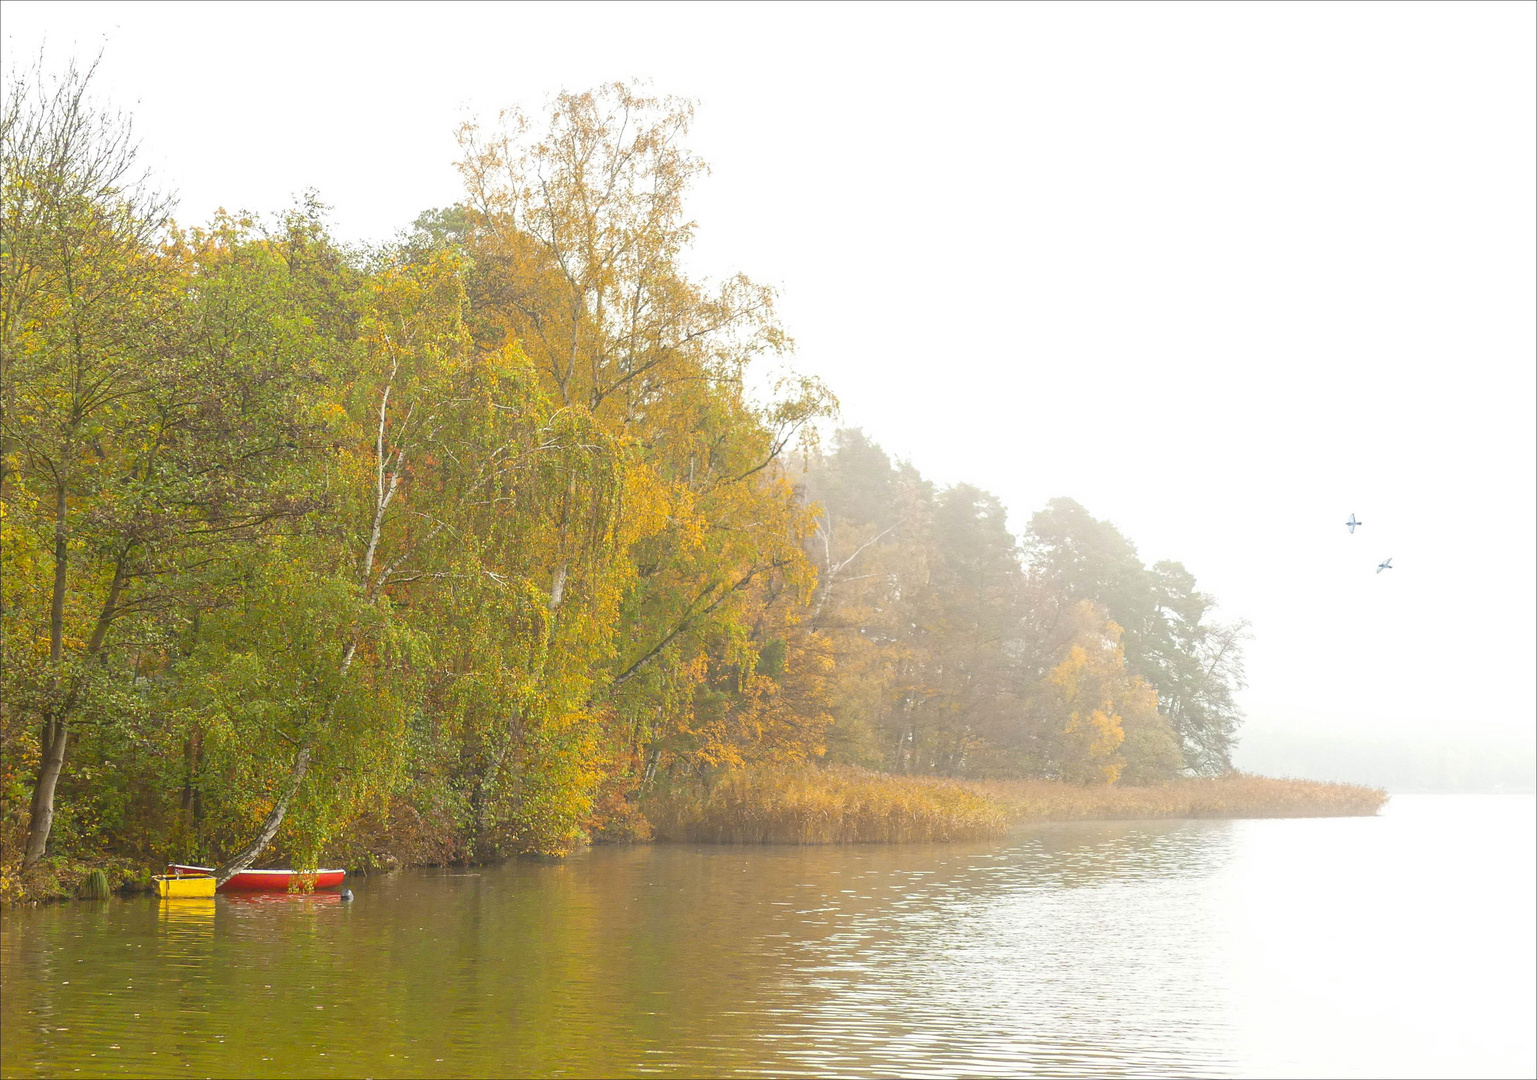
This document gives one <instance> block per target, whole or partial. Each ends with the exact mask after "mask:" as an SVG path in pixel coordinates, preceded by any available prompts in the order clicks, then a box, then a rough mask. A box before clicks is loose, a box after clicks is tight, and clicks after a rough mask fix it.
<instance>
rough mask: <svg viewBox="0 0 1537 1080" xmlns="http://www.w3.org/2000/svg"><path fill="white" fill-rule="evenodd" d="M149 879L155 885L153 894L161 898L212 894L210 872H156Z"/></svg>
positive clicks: (174, 898)
mask: <svg viewBox="0 0 1537 1080" xmlns="http://www.w3.org/2000/svg"><path fill="white" fill-rule="evenodd" d="M151 880H152V881H153V882H154V885H155V895H156V896H158V897H160V899H162V900H179V899H183V898H185V897H188V896H207V897H212V896H213V889H214V884H213V875H212V874H187V873H171V874H156V875H155V876H154V878H153V879H151Z"/></svg>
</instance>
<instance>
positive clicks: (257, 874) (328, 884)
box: [166, 863, 347, 892]
mask: <svg viewBox="0 0 1537 1080" xmlns="http://www.w3.org/2000/svg"><path fill="white" fill-rule="evenodd" d="M214 872H215V871H214V870H213V868H212V867H208V866H188V865H186V864H184V863H172V864H171V865H170V866H168V867H166V873H168V874H212V873H214ZM346 876H347V871H345V870H242V871H240V873H238V874H236V875H235V876H234V877H232V878H230V879H229V880H228V881H226V882H225V883H224V884H223V885H220V886H219V891H220V892H288V891H290V889H292V888H294V887H298V888H303V887H304V886H305V885H306V884H308V883H309V882H310V879H313V884H310V885H309V887H310V888H315V889H334V888H336V887H337V886H338V885H340V884H341V883H342V879H343V878H345V877H346Z"/></svg>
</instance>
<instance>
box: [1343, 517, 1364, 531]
mask: <svg viewBox="0 0 1537 1080" xmlns="http://www.w3.org/2000/svg"><path fill="white" fill-rule="evenodd" d="M1365 524H1366V522H1364V521H1357V520H1356V516H1355V515H1354V514H1351V515H1350V520H1349V521H1347V522H1345V528H1347V529H1349V530H1350V535H1352V536H1354V535H1355V532H1356V526H1357V525H1365Z"/></svg>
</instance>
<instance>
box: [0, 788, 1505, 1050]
mask: <svg viewBox="0 0 1537 1080" xmlns="http://www.w3.org/2000/svg"><path fill="white" fill-rule="evenodd" d="M1524 805H1527V806H1528V807H1529V805H1530V804H1529V802H1528V803H1527V804H1524ZM1528 812H1529V811H1528ZM1439 820H1441V819H1438V818H1436V817H1435V816H1434V815H1432V816H1429V817H1424V818H1421V819H1411V818H1407V817H1402V818H1400V819H1394V818H1392V817H1387V818H1382V819H1371V820H1364V821H1334V822H1220V821H1193V822H1164V823H1147V822H1143V823H1134V822H1115V823H1083V824H1070V825H1052V826H1044V827H1039V828H1035V829H1030V830H1026V831H1023V832H1021V833H1019V834H1018V835H1016V836H1013V837H1011V838H1010V839H1009V840H1008V841H1006V842H1004V843H1001V844H1000V843H991V844H976V845H935V846H911V847H874V846H869V847H857V846H856V847H827V848H791V847H785V848H774V847H770V848H733V847H673V846H657V847H643V848H628V849H598V850H594V851H590V852H586V853H583V854H580V855H578V856H575V857H573V858H572V859H569V860H567V861H565V862H563V863H514V864H510V865H507V866H504V867H499V868H489V869H485V870H480V871H463V870H457V871H447V872H444V871H423V872H410V873H401V874H395V875H389V876H385V877H376V878H369V879H363V880H361V881H354V882H352V883H351V886H352V888H353V889H354V891H355V893H356V897H357V899H356V900H355V901H354V902H353V903H350V904H343V903H340V902H338V899H337V897H336V896H335V895H334V894H317V895H314V896H288V895H284V894H275V895H270V896H261V897H243V898H231V897H225V896H220V897H218V898H217V899H216V900H214V901H204V902H203V903H202V905H200V906H198V907H196V908H193V907H189V906H184V905H187V904H189V903H192V902H191V901H181V902H179V903H177V904H174V905H173V904H172V903H157V902H154V901H121V900H114V901H111V902H108V903H106V904H97V905H83V904H79V905H64V906H59V907H54V908H39V909H35V910H33V909H28V910H21V911H16V912H11V913H7V914H6V915H5V916H4V920H3V931H4V933H3V941H0V963H3V980H4V987H5V993H4V995H3V998H0V1022H3V1023H0V1028H3V1044H0V1049H3V1051H4V1053H3V1060H4V1065H3V1071H4V1074H5V1075H6V1076H41V1075H55V1074H58V1073H61V1072H69V1071H70V1070H71V1069H74V1068H81V1069H82V1070H83V1071H85V1072H122V1073H133V1074H138V1075H151V1076H161V1075H164V1076H170V1075H177V1076H186V1075H191V1074H192V1073H197V1074H199V1075H207V1074H214V1075H218V1074H248V1075H257V1076H284V1075H313V1076H330V1075H354V1074H361V1073H367V1074H371V1075H378V1076H437V1075H450V1076H461V1075H463V1076H468V1075H483V1074H488V1073H490V1074H509V1073H510V1074H518V1075H555V1076H558V1075H595V1074H596V1075H643V1074H650V1073H663V1072H667V1073H676V1074H680V1075H725V1074H732V1073H740V1074H745V1075H766V1074H767V1075H809V1074H829V1073H831V1074H837V1075H890V1074H893V1073H899V1074H903V1075H913V1076H922V1075H956V1074H967V1075H989V1074H991V1075H1017V1074H1019V1073H1022V1072H1031V1073H1038V1074H1043V1075H1059V1074H1060V1075H1065V1074H1083V1073H1097V1074H1106V1075H1211V1074H1232V1073H1244V1074H1248V1073H1254V1072H1263V1071H1267V1069H1268V1070H1269V1071H1285V1070H1283V1069H1282V1065H1281V1064H1277V1063H1283V1064H1284V1065H1285V1067H1286V1069H1287V1070H1291V1071H1307V1068H1306V1066H1307V1065H1308V1062H1307V1061H1301V1062H1300V1064H1299V1060H1298V1059H1297V1058H1296V1057H1295V1055H1293V1056H1292V1057H1289V1058H1288V1057H1286V1056H1285V1055H1284V1054H1282V1053H1280V1052H1279V1051H1275V1050H1274V1048H1273V1047H1272V1048H1270V1049H1265V1048H1264V1047H1265V1045H1266V1044H1265V1039H1264V1037H1262V1036H1263V1035H1264V1031H1265V1030H1266V1029H1265V1023H1266V1019H1265V1018H1266V1016H1267V1015H1275V1016H1277V1017H1284V1018H1285V1021H1284V1022H1285V1023H1286V1024H1287V1025H1295V1024H1298V1023H1301V1022H1306V1023H1311V1022H1312V1021H1311V1020H1308V1019H1307V1017H1308V1015H1310V1014H1306V1013H1304V1012H1299V1011H1298V1009H1297V1008H1296V1007H1294V1006H1295V1001H1294V1000H1292V999H1277V1000H1273V1001H1269V1002H1268V1004H1267V1006H1266V1009H1265V1010H1263V1011H1257V1010H1256V1009H1254V1008H1253V1007H1252V1003H1253V1002H1254V1001H1255V1000H1258V998H1257V991H1256V989H1255V987H1256V986H1257V985H1264V986H1269V987H1272V988H1273V987H1274V986H1275V984H1276V980H1275V979H1273V978H1269V977H1265V978H1263V979H1261V978H1259V977H1258V976H1257V975H1256V973H1257V972H1262V971H1263V970H1265V969H1264V967H1263V964H1277V963H1279V964H1283V965H1284V963H1285V962H1286V957H1287V956H1288V955H1290V954H1293V953H1295V954H1299V955H1300V954H1303V953H1305V952H1306V948H1305V942H1306V940H1308V939H1316V938H1318V937H1320V936H1321V933H1322V931H1320V929H1319V928H1318V926H1316V925H1314V924H1313V923H1307V924H1304V923H1301V922H1298V921H1296V920H1295V919H1290V915H1289V913H1292V912H1295V911H1297V910H1300V909H1301V908H1305V907H1307V903H1306V898H1307V897H1309V896H1314V897H1316V896H1317V895H1318V894H1319V893H1320V892H1321V890H1323V889H1331V890H1334V891H1335V898H1336V901H1337V898H1338V895H1343V894H1344V893H1349V894H1351V895H1352V896H1354V897H1355V901H1354V902H1357V903H1359V904H1362V905H1369V904H1371V903H1374V902H1375V900H1374V898H1373V896H1372V894H1371V888H1372V885H1371V881H1372V880H1375V878H1374V877H1371V876H1370V875H1368V876H1367V877H1360V876H1359V875H1357V877H1355V878H1352V877H1351V875H1350V873H1349V871H1348V867H1349V866H1351V865H1352V864H1353V863H1360V862H1361V860H1362V853H1363V851H1367V852H1382V851H1391V850H1395V849H1394V844H1395V843H1400V842H1401V843H1403V844H1407V845H1409V846H1410V847H1411V848H1412V849H1414V850H1423V849H1424V848H1425V846H1426V845H1427V844H1429V845H1434V844H1437V843H1442V842H1444V841H1443V840H1438V839H1437V838H1436V835H1435V831H1436V829H1437V828H1439V827H1440V826H1438V825H1437V822H1438V821H1439ZM1395 821H1397V822H1398V824H1395ZM1503 821H1504V819H1503V818H1494V819H1491V820H1490V821H1488V822H1484V823H1483V824H1482V825H1481V826H1480V828H1481V829H1483V830H1484V832H1485V833H1486V834H1491V835H1492V834H1493V832H1497V831H1498V828H1500V827H1503V826H1502V825H1501V824H1500V823H1501V822H1503ZM1400 825H1402V826H1403V828H1399V826H1400ZM1394 829H1399V832H1397V833H1395V832H1394ZM1405 829H1408V830H1409V831H1408V832H1407V833H1406V832H1404V830H1405ZM1414 829H1418V830H1419V833H1414V832H1413V830H1414ZM1466 829H1467V823H1466V822H1463V823H1461V824H1459V825H1455V826H1454V831H1459V832H1460V831H1465V830H1466ZM1507 832H1508V830H1507ZM1411 834H1412V835H1411ZM1394 836H1398V838H1399V839H1398V840H1394V839H1393V837H1394ZM1297 837H1302V838H1304V839H1303V840H1302V841H1300V842H1299V841H1297V840H1296V838H1297ZM1406 837H1407V838H1406ZM1517 839H1519V838H1517ZM1515 850H1517V849H1516V848H1515V847H1513V846H1512V847H1511V851H1515ZM1522 850H1526V851H1529V850H1530V844H1527V846H1526V848H1525V849H1522ZM1524 857H1525V858H1526V859H1527V863H1528V865H1529V864H1530V856H1529V855H1526V856H1524ZM1299 860H1300V861H1299ZM1509 864H1510V860H1509V859H1507V866H1509ZM1275 865H1283V866H1285V868H1286V871H1285V873H1284V874H1282V875H1280V876H1274V875H1271V876H1263V875H1262V876H1261V877H1259V878H1257V877H1256V874H1257V873H1258V872H1259V871H1257V870H1256V868H1257V867H1258V868H1261V869H1263V868H1265V867H1271V866H1275ZM1325 865H1326V866H1328V867H1329V870H1328V873H1327V875H1326V876H1325V875H1318V874H1316V873H1314V868H1317V867H1319V866H1325ZM1341 867H1344V868H1345V869H1341ZM1516 869H1517V870H1519V869H1520V867H1519V865H1518V866H1517V867H1516ZM1504 872H1505V870H1503V869H1501V868H1499V867H1491V868H1489V869H1488V870H1486V872H1485V873H1486V880H1485V881H1484V882H1482V887H1484V888H1488V887H1493V885H1494V884H1495V883H1493V882H1492V879H1488V875H1490V874H1498V873H1504ZM1310 874H1313V876H1311V877H1310V876H1309V875H1310ZM1373 874H1375V875H1376V876H1377V877H1383V876H1386V874H1387V872H1386V871H1385V870H1383V869H1382V867H1380V866H1379V867H1376V868H1375V869H1374V870H1373ZM1257 882H1261V883H1260V884H1257ZM1467 887H1468V888H1477V887H1478V886H1476V885H1474V884H1473V883H1469V885H1468V886H1467ZM1527 889H1528V893H1529V892H1530V886H1529V885H1528V886H1527ZM1410 902H1411V903H1412V894H1411V901H1410ZM1521 902H1526V903H1528V904H1529V903H1530V901H1529V900H1528V901H1521V900H1520V899H1519V897H1518V898H1517V900H1516V901H1515V903H1516V909H1515V910H1519V909H1520V903H1521ZM1404 903H1405V901H1403V900H1402V899H1401V898H1400V899H1399V904H1400V906H1402V905H1403V904H1404ZM1315 906H1316V905H1315ZM1405 915H1407V916H1408V917H1411V918H1412V917H1413V912H1412V911H1410V912H1405ZM1256 919H1259V920H1261V922H1263V924H1264V925H1257V924H1256V923H1255V921H1254V920H1256ZM1289 919H1290V921H1289ZM1420 933H1421V934H1423V933H1424V928H1423V926H1421V927H1420ZM1272 939H1274V941H1275V942H1276V947H1275V949H1274V950H1270V951H1268V952H1267V953H1266V956H1265V957H1263V958H1260V959H1262V960H1263V964H1262V963H1261V962H1260V959H1255V944H1254V943H1255V942H1256V941H1264V942H1270V941H1271V940H1272ZM1288 941H1291V942H1292V945H1291V946H1288V945H1287V942H1288ZM1268 948H1269V946H1268V945H1267V949H1268ZM1526 956H1527V959H1526V961H1525V963H1526V964H1527V967H1528V968H1529V967H1530V959H1529V956H1530V953H1527V954H1526ZM1251 961H1252V962H1251ZM1376 962H1377V961H1376V960H1360V961H1359V963H1358V966H1363V965H1365V964H1367V963H1376ZM1513 970H1515V969H1513ZM1292 974H1294V975H1296V976H1297V977H1298V978H1301V979H1308V978H1312V977H1313V975H1312V973H1306V974H1304V973H1301V972H1295V973H1292ZM1507 974H1508V973H1507ZM1515 974H1516V975H1518V976H1519V975H1521V974H1522V972H1521V971H1520V970H1515ZM1411 981H1412V980H1411ZM1423 991H1424V987H1420V988H1419V989H1418V991H1417V992H1419V993H1421V995H1422V996H1423ZM1267 992H1273V991H1267ZM1399 999H1403V1000H1399ZM1399 999H1395V1000H1399V1005H1400V1006H1401V1007H1410V1005H1405V1004H1404V1000H1407V999H1406V998H1405V993H1404V991H1400V992H1399ZM1504 999H1505V1000H1506V1001H1507V1002H1509V1001H1513V1002H1514V1006H1515V1007H1517V1008H1519V1007H1520V1006H1521V1005H1522V1004H1523V1000H1524V999H1521V998H1520V997H1519V995H1516V996H1515V997H1514V998H1512V996H1511V993H1510V992H1509V989H1508V988H1506V991H1505V995H1504ZM1487 1004H1488V1003H1487V1002H1483V1003H1478V1002H1474V1003H1472V1004H1471V1005H1469V1006H1468V1007H1469V1008H1472V1007H1474V1005H1476V1006H1478V1007H1480V1008H1484V1009H1485V1011H1486V1012H1488V1009H1487ZM1418 1007H1420V1008H1421V1009H1423V1008H1424V1005H1423V1003H1421V1005H1420V1006H1418ZM1507 1011H1508V1009H1507ZM1490 1015H1491V1016H1492V1020H1491V1021H1490V1022H1500V1023H1505V1024H1506V1025H1507V1026H1508V1025H1509V1024H1510V1023H1512V1021H1510V1020H1508V1019H1503V1020H1502V1019H1501V1016H1503V1014H1499V1015H1495V1014H1490ZM1512 1015H1515V1014H1512ZM1446 1019H1447V1016H1446V1014H1445V1009H1444V1007H1443V1009H1442V1020H1443V1022H1444V1021H1446ZM1453 1019H1455V1018H1453ZM1528 1024H1529V1022H1528ZM1256 1031H1259V1032H1260V1036H1256V1034H1255V1033H1256ZM1277 1041H1278V1043H1279V1042H1284V1041H1285V1037H1284V1035H1283V1036H1281V1037H1279V1038H1278V1040H1277ZM1292 1041H1293V1042H1295V1039H1294V1038H1293V1039H1292ZM1255 1047H1261V1049H1262V1051H1263V1054H1269V1055H1270V1056H1269V1057H1264V1056H1260V1057H1256V1056H1255V1055H1256V1051H1255ZM1515 1053H1516V1055H1517V1057H1516V1058H1512V1059H1510V1060H1515V1061H1516V1063H1517V1065H1519V1064H1520V1061H1519V1060H1518V1059H1519V1053H1520V1051H1519V1050H1518V1051H1516V1052H1515ZM91 1055H96V1056H95V1057H92V1056H91ZM1323 1060H1328V1059H1327V1058H1325V1059H1323ZM1501 1060H1504V1059H1501ZM1378 1064H1380V1058H1379V1060H1378ZM1496 1064H1497V1062H1496ZM1315 1071H1325V1070H1322V1069H1320V1070H1315ZM1363 1071H1366V1072H1371V1071H1373V1070H1372V1069H1369V1068H1368V1069H1364V1070H1363ZM1376 1071H1379V1072H1391V1071H1393V1070H1391V1069H1377V1070H1376ZM1428 1071H1434V1070H1433V1069H1432V1070H1428Z"/></svg>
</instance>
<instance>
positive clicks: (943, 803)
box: [645, 767, 1388, 844]
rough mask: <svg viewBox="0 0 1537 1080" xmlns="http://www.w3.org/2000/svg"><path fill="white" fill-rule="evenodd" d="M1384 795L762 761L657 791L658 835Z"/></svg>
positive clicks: (911, 832)
mask: <svg viewBox="0 0 1537 1080" xmlns="http://www.w3.org/2000/svg"><path fill="white" fill-rule="evenodd" d="M1387 798H1388V796H1387V792H1385V791H1382V790H1381V789H1379V788H1369V787H1362V786H1359V785H1356V784H1328V783H1320V782H1317V781H1312V780H1275V779H1270V778H1269V777H1264V776H1248V775H1244V774H1235V775H1233V776H1228V777H1222V778H1219V779H1203V780H1180V781H1176V782H1175V783H1172V784H1167V785H1165V786H1162V787H1120V786H1112V787H1106V786H1102V785H1096V786H1092V787H1083V786H1079V785H1076V784H1063V783H1057V782H1054V781H1049V780H996V781H963V780H947V779H942V778H938V777H927V776H890V775H887V774H884V773H874V772H867V771H864V770H862V769H849V768H826V769H823V768H815V767H804V768H776V769H755V770H749V771H745V772H738V773H734V774H731V775H729V776H727V777H724V778H723V779H721V780H719V781H717V782H716V783H715V784H714V785H713V786H712V787H710V788H709V789H708V790H706V789H705V788H703V787H696V788H688V789H681V790H674V791H671V792H665V793H662V794H658V795H655V796H653V797H652V798H650V799H649V800H648V801H647V802H646V805H645V814H646V817H647V819H648V820H649V821H650V822H651V826H652V828H653V830H654V834H655V838H656V839H657V840H672V841H692V842H696V843H718V844H836V843H900V842H904V841H907V842H911V841H940V840H978V839H984V838H987V837H993V836H999V835H1001V834H1002V833H1003V832H1004V831H1006V830H1007V828H1008V826H1009V825H1010V824H1012V823H1015V822H1021V821H1072V820H1096V819H1097V820H1125V819H1133V818H1177V817H1233V818H1239V817H1346V816H1360V815H1371V814H1375V813H1376V812H1377V811H1378V810H1379V809H1381V807H1382V805H1383V803H1385V802H1387Z"/></svg>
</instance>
